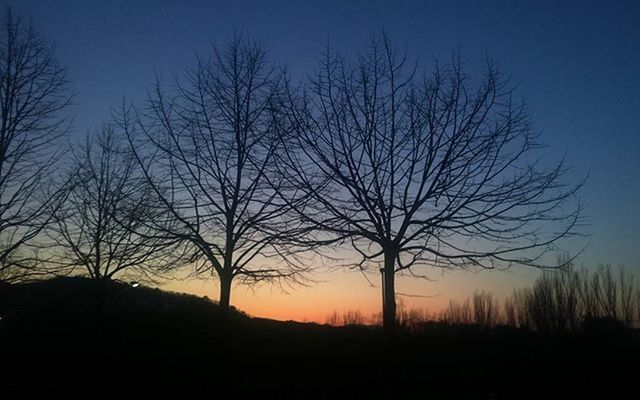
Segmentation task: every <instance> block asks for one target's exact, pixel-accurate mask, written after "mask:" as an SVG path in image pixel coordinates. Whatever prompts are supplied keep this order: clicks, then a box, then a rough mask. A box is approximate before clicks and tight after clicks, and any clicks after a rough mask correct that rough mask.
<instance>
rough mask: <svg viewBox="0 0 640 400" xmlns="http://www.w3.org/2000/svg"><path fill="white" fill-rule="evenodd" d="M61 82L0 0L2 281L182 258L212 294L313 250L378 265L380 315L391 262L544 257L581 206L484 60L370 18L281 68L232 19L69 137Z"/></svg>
mask: <svg viewBox="0 0 640 400" xmlns="http://www.w3.org/2000/svg"><path fill="white" fill-rule="evenodd" d="M69 86H70V84H69V79H68V77H67V70H66V68H64V67H63V66H62V65H61V64H60V63H59V62H58V61H57V60H56V58H55V57H54V49H53V47H52V46H51V45H49V44H48V43H46V41H45V40H44V39H43V38H42V37H41V36H39V35H38V34H37V32H36V31H35V30H34V29H33V27H32V26H30V25H29V24H26V23H25V22H24V21H23V20H21V19H20V18H16V17H15V16H14V15H13V14H12V13H11V11H10V10H8V11H6V12H5V14H4V19H3V23H2V36H1V39H0V102H1V104H0V277H1V278H2V279H3V280H6V281H9V280H16V279H27V278H33V277H37V276H40V275H42V274H45V275H49V274H64V273H66V274H77V273H84V274H86V275H88V276H91V277H92V278H96V279H113V278H116V277H119V276H124V275H126V274H135V275H137V276H142V277H147V278H152V277H153V276H158V275H164V274H167V273H169V272H170V271H171V270H172V269H173V268H174V267H176V266H185V265H188V266H190V267H192V268H193V270H194V271H195V272H196V273H197V274H207V275H208V276H215V277H217V278H218V280H219V283H220V304H221V306H222V307H224V308H228V307H229V304H230V301H231V300H230V299H231V289H232V283H233V282H238V281H239V282H241V283H244V284H249V285H254V284H257V283H260V282H275V283H280V284H285V283H291V282H293V283H295V282H302V281H304V280H305V279H306V278H307V272H309V270H310V267H311V265H312V263H313V262H317V261H318V259H317V258H315V261H314V257H315V255H316V254H320V255H323V256H327V255H328V254H330V255H331V258H329V260H331V262H332V263H333V265H335V264H340V263H342V264H343V265H344V266H346V267H350V268H354V269H357V270H361V271H364V272H367V271H373V272H374V273H378V271H379V272H380V273H381V274H382V285H381V286H382V297H383V321H384V326H385V327H386V328H388V329H389V330H390V331H391V330H392V329H393V327H394V326H395V323H396V293H395V277H396V275H398V274H409V275H413V276H422V275H423V272H422V271H423V269H422V268H423V267H431V268H444V269H450V268H498V267H500V268H506V267H509V266H510V265H512V264H514V263H519V264H523V265H530V266H545V263H544V262H543V261H542V260H543V259H544V258H543V257H544V256H545V254H548V253H549V252H554V251H556V246H555V244H556V242H557V241H558V240H559V239H561V238H564V237H567V236H570V235H572V234H574V233H576V227H577V225H578V224H579V221H580V215H581V213H580V212H581V208H580V206H579V204H578V203H577V201H575V194H576V192H577V190H578V189H579V187H580V185H581V183H580V182H578V183H570V182H563V177H564V173H565V170H566V168H565V165H564V162H562V161H561V162H559V163H550V162H546V161H545V162H542V161H541V160H540V159H539V157H538V155H537V154H536V152H535V149H536V148H537V147H538V142H537V134H536V131H535V130H534V129H533V128H532V126H531V122H530V117H529V115H528V113H527V110H526V107H525V105H524V104H523V103H522V102H520V101H516V99H515V98H514V93H513V88H512V87H511V86H510V85H509V83H508V81H507V80H506V79H505V78H503V74H502V73H501V72H500V70H499V68H497V66H496V65H494V64H493V63H487V66H486V69H485V70H484V72H483V75H482V76H481V78H480V79H478V80H472V79H471V78H470V77H469V76H468V75H467V74H466V73H465V72H464V70H463V66H462V63H461V61H460V59H459V57H453V59H452V61H451V62H450V63H448V64H446V65H445V64H440V63H436V64H435V66H434V68H433V70H432V71H431V72H428V71H426V70H425V69H423V67H422V66H421V65H420V64H419V63H418V62H417V61H415V60H413V59H411V58H410V57H409V56H408V54H407V53H406V51H401V50H398V49H397V48H395V47H393V46H392V45H391V43H390V41H389V40H388V39H387V37H386V36H383V37H382V38H376V39H373V40H372V41H371V43H370V44H369V46H367V47H366V48H364V49H363V51H361V52H360V53H358V55H357V56H356V57H354V58H347V57H344V56H342V55H339V54H336V53H335V52H333V51H331V49H327V50H326V52H325V53H324V54H323V55H322V57H321V61H320V63H319V65H318V69H317V71H316V73H315V75H312V77H311V78H309V79H302V80H301V81H300V82H295V83H294V82H293V81H292V78H291V77H290V76H289V75H288V74H287V73H286V71H285V69H284V68H282V67H281V66H279V65H277V64H276V63H274V62H272V61H270V60H269V59H268V57H267V54H266V52H265V50H264V49H263V48H262V47H261V46H260V45H258V44H257V43H256V42H254V41H252V40H251V39H248V38H246V37H235V38H234V39H233V40H231V41H230V42H229V43H228V44H227V45H225V46H214V47H213V50H212V53H211V55H210V56H209V57H203V58H198V59H197V60H196V62H195V64H194V65H193V66H192V67H191V68H190V69H188V70H187V71H186V72H184V73H181V74H179V75H177V76H176V77H175V78H174V79H172V80H170V82H169V83H167V82H165V81H163V80H162V79H160V77H158V78H157V79H156V82H155V85H153V86H152V87H151V88H150V89H149V91H148V93H149V94H148V99H147V100H146V102H144V103H143V104H139V105H133V104H129V103H127V102H126V101H123V103H122V104H121V105H120V106H119V107H117V108H115V109H114V111H113V118H112V120H111V121H108V122H107V123H105V125H104V126H103V127H102V129H100V130H99V131H98V132H97V133H95V134H92V135H89V137H88V138H87V139H86V140H84V141H81V143H79V144H71V145H69V146H68V145H66V144H65V138H67V139H69V138H71V137H72V136H69V135H68V134H69V132H70V120H69V119H68V117H67V116H68V109H67V107H68V105H69V104H70V103H71V102H72V99H73V96H72V95H71V92H70V90H69ZM327 249H332V252H331V253H329V252H327ZM335 249H341V250H347V251H344V252H343V253H337V252H334V251H333V250H335ZM347 253H348V254H349V255H348V256H340V254H347ZM336 254H337V256H336ZM354 255H355V256H354ZM336 258H340V259H341V260H342V261H336ZM325 261H326V260H325ZM342 264H341V265H342Z"/></svg>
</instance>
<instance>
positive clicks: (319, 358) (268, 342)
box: [0, 278, 640, 399]
mask: <svg viewBox="0 0 640 400" xmlns="http://www.w3.org/2000/svg"><path fill="white" fill-rule="evenodd" d="M0 307H1V308H0V315H1V316H2V320H0V340H1V343H2V350H1V352H2V354H1V355H0V356H1V358H0V360H1V361H0V362H1V363H2V364H1V367H2V370H3V371H2V375H1V379H2V380H4V382H2V386H3V387H5V388H9V390H13V391H23V390H32V389H46V390H47V391H51V390H54V391H56V390H65V391H66V390H68V389H72V388H87V387H92V388H94V387H96V386H101V385H106V384H105V382H114V381H116V382H117V383H118V385H116V386H113V385H111V384H110V389H109V390H119V388H125V387H134V388H137V390H142V391H144V392H147V391H161V392H164V391H175V392H176V393H185V392H186V391H205V392H208V393H210V394H212V395H214V396H213V397H214V398H215V397H216V396H215V395H217V396H220V398H234V397H246V396H251V397H254V398H291V397H294V398H379V397H386V398H409V397H411V398H413V395H416V394H417V395H418V397H417V398H459V397H466V398H480V399H483V398H486V399H493V398H523V397H530V398H536V397H544V398H549V397H554V395H560V394H561V393H571V394H573V395H577V394H578V393H594V392H600V393H602V394H606V393H608V394H611V393H612V392H618V393H624V390H625V389H626V388H628V387H633V386H634V385H635V379H636V378H637V377H636V375H637V371H638V365H639V364H638V363H639V361H638V360H640V358H639V356H640V351H639V343H638V338H637V337H635V338H634V333H633V332H632V331H627V330H624V329H612V328H611V327H610V326H609V325H607V327H606V329H600V330H599V328H598V327H597V326H596V327H592V328H590V329H589V330H588V331H586V332H583V333H580V334H566V335H556V336H552V335H542V334H534V333H531V332H528V331H524V330H517V329H512V328H495V329H492V330H486V329H482V328H480V327H474V326H459V327H454V326H447V325H443V324H434V325H433V326H429V327H428V329H426V330H425V332H426V333H424V334H420V335H417V334H403V335H400V336H399V337H398V339H397V341H396V342H395V343H394V344H393V345H391V346H387V345H386V342H385V340H384V337H383V335H382V332H381V331H380V330H378V329H376V328H370V327H356V326H354V327H343V328H335V327H330V326H324V325H318V324H303V323H296V322H279V321H273V320H267V319H260V318H251V317H249V316H247V315H244V314H243V313H241V312H238V311H233V312H232V313H231V314H230V315H223V314H222V313H220V310H219V309H218V307H217V304H216V303H214V302H212V301H209V300H207V299H203V298H198V297H195V296H190V295H183V294H176V293H168V292H164V291H161V290H158V289H151V288H146V287H138V288H133V287H131V286H129V285H125V284H122V283H113V282H111V283H108V284H106V285H104V286H97V285H96V284H95V283H94V282H92V281H90V280H86V279H81V278H64V279H54V280H50V281H46V282H37V283H30V284H21V285H5V286H3V287H2V288H0ZM605 325H606V324H605ZM222 387H224V388H225V389H224V390H223V391H221V390H222V389H221V388H222ZM114 388H117V389H114ZM134 390H135V389H134ZM223 393H228V394H227V395H224V396H223ZM431 395H433V396H431ZM565 398H572V396H569V397H565Z"/></svg>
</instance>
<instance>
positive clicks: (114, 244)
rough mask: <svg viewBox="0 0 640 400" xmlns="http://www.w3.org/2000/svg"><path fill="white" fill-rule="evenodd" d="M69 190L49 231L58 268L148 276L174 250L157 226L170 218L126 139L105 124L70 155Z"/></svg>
mask: <svg viewBox="0 0 640 400" xmlns="http://www.w3.org/2000/svg"><path fill="white" fill-rule="evenodd" d="M70 174H71V177H70V179H69V181H70V185H69V193H68V195H67V196H66V200H65V203H64V205H63V206H62V207H61V208H60V209H59V210H57V212H56V213H55V215H54V218H53V219H54V223H53V224H52V226H51V227H50V229H49V230H48V233H49V236H50V237H51V238H52V240H53V241H54V243H55V245H56V246H57V250H58V251H56V254H55V255H54V256H52V257H51V259H50V260H49V264H50V265H53V266H54V267H56V268H55V269H56V272H57V273H61V272H62V273H67V274H74V273H75V271H76V270H77V269H78V268H80V269H82V270H84V272H85V273H86V274H88V275H89V276H90V277H91V278H93V279H112V278H113V277H114V276H115V275H122V274H123V273H124V274H128V278H131V279H133V278H135V279H140V278H147V279H149V278H151V279H153V277H154V276H155V275H157V274H158V273H159V272H162V271H164V270H166V269H167V268H169V267H171V266H172V265H173V264H174V262H173V261H176V260H177V258H176V257H175V254H176V253H178V252H177V249H176V247H175V246H174V245H175V244H176V243H175V242H176V241H175V240H174V241H173V243H172V242H170V241H166V240H165V238H164V237H163V236H162V235H161V234H159V233H158V231H157V230H156V229H155V227H156V226H162V225H164V226H165V227H166V226H168V225H170V224H171V223H173V222H174V221H173V219H172V218H171V216H170V214H168V213H167V212H166V211H165V210H164V209H163V207H161V204H159V203H158V202H157V200H156V196H154V192H153V189H152V188H151V187H150V186H149V184H148V182H147V180H146V179H145V177H144V175H143V174H142V173H141V171H140V168H139V165H138V163H137V161H136V159H135V157H134V156H133V154H132V153H131V150H130V147H129V143H128V142H127V141H126V140H125V138H124V137H122V136H119V135H118V133H117V132H116V130H115V128H114V127H113V126H110V125H105V126H104V127H103V129H102V130H101V131H100V132H99V134H98V135H96V137H93V138H87V143H86V145H85V146H83V147H79V148H78V151H77V153H75V154H74V160H73V166H72V168H71V172H70Z"/></svg>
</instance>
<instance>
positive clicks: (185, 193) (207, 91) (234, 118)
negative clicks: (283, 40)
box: [122, 37, 306, 308]
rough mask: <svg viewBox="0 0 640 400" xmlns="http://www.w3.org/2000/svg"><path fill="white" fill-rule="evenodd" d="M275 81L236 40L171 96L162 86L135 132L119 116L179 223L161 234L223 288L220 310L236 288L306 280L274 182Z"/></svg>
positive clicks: (126, 117)
mask: <svg viewBox="0 0 640 400" xmlns="http://www.w3.org/2000/svg"><path fill="white" fill-rule="evenodd" d="M279 75H280V74H279V73H276V71H275V70H274V68H273V67H272V66H271V65H270V64H269V63H268V61H267V59H266V54H265V52H264V50H263V49H262V48H261V47H260V46H259V45H257V44H256V43H255V42H253V41H251V40H249V39H247V38H241V37H236V38H235V39H234V40H233V41H231V42H230V43H229V44H228V45H227V46H226V47H224V48H219V47H214V49H213V56H212V58H211V59H210V60H207V61H205V60H201V59H199V60H198V62H197V65H196V66H195V68H193V69H192V70H190V71H188V72H187V73H185V74H184V76H182V77H180V78H179V79H177V85H176V90H175V92H174V93H171V94H170V93H169V91H167V90H165V89H163V88H162V87H161V84H160V81H159V79H158V80H157V82H156V85H155V87H154V89H153V91H152V93H151V94H150V96H149V101H148V106H147V108H146V109H145V110H144V112H141V113H138V114H137V117H136V121H135V123H134V120H133V116H132V115H131V113H127V112H124V113H123V115H122V117H123V118H122V126H123V127H124V128H125V130H126V131H127V132H128V135H129V138H130V141H131V144H132V146H133V149H134V154H135V155H136V157H137V159H138V161H139V163H140V165H141V166H142V167H143V171H144V173H145V175H146V177H147V180H148V181H149V182H150V184H151V185H152V187H153V188H154V190H155V193H156V195H157V196H158V198H159V199H160V201H161V202H162V204H163V205H164V206H165V208H166V209H167V210H169V211H170V212H171V213H172V214H173V217H174V218H175V219H176V220H177V221H178V223H177V225H176V226H174V227H172V228H171V229H164V228H161V229H163V230H164V233H165V236H166V238H167V239H169V240H175V239H178V240H182V241H184V242H187V243H189V245H190V251H191V261H192V262H193V263H194V264H195V268H196V272H197V273H203V272H209V273H211V274H212V275H213V276H217V277H218V278H219V280H220V304H221V306H222V307H223V308H228V307H229V304H230V295H231V284H232V282H233V281H234V280H239V281H240V282H241V283H244V284H249V285H253V284H256V283H259V282H263V281H270V282H277V283H279V284H282V283H285V282H289V283H290V282H302V280H303V279H304V278H303V275H302V273H303V272H304V271H305V270H306V267H305V265H304V263H302V262H301V260H300V259H299V254H298V251H299V250H300V249H298V248H297V246H296V238H297V237H299V236H300V235H301V234H302V233H303V231H302V230H301V228H300V221H299V219H292V218H290V215H289V212H290V209H291V206H289V205H287V204H286V203H285V202H283V201H280V197H279V193H281V192H288V189H287V188H285V187H284V186H283V185H282V184H281V183H278V181H279V180H278V179H277V176H275V175H274V173H275V166H274V162H275V161H276V160H277V159H278V158H277V157H276V154H277V153H278V152H279V151H281V150H282V142H281V141H280V138H279V136H278V135H276V132H275V131H274V129H273V121H272V120H273V117H272V114H273V112H272V103H273V97H274V93H275V92H276V89H275V88H276V86H277V85H278V83H279V79H280V76H279ZM283 183H284V182H283Z"/></svg>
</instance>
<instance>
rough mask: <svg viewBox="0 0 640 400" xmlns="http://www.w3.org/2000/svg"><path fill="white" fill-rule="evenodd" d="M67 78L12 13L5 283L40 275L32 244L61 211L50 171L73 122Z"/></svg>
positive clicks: (0, 126)
mask: <svg viewBox="0 0 640 400" xmlns="http://www.w3.org/2000/svg"><path fill="white" fill-rule="evenodd" d="M69 102H70V93H69V90H68V80H67V72H66V69H65V68H64V67H62V66H61V65H60V64H59V63H58V61H57V60H56V59H55V57H54V49H53V47H52V46H51V45H49V44H48V43H47V42H46V41H45V40H44V39H43V38H42V37H41V36H40V35H39V34H38V33H37V32H36V31H35V29H34V27H33V26H32V25H30V24H28V23H25V22H24V21H23V20H22V19H20V18H19V17H16V16H15V15H14V14H13V13H12V11H11V9H9V8H6V9H5V10H4V13H3V14H2V22H1V32H0V279H2V280H13V279H18V278H24V277H25V276H28V275H30V274H33V273H34V272H35V269H34V267H35V264H36V261H37V258H38V257H37V253H34V248H26V246H25V245H27V244H32V243H33V239H34V238H35V237H36V236H38V235H39V234H40V233H41V231H42V229H43V228H44V227H45V225H47V223H48V222H49V221H50V218H51V215H52V211H54V210H55V209H56V208H57V207H59V205H60V204H61V200H62V199H63V196H64V193H65V191H64V190H62V189H61V188H62V186H59V187H56V186H55V185H54V184H53V182H54V179H52V175H51V173H52V167H53V166H54V165H55V164H56V162H57V161H58V159H59V156H60V153H59V152H58V151H57V149H58V148H59V147H58V145H57V142H58V139H60V137H61V136H62V135H63V134H64V133H65V131H66V129H67V127H68V121H67V120H66V119H65V118H63V117H62V112H63V111H64V109H65V108H66V106H67V105H68V104H69Z"/></svg>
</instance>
